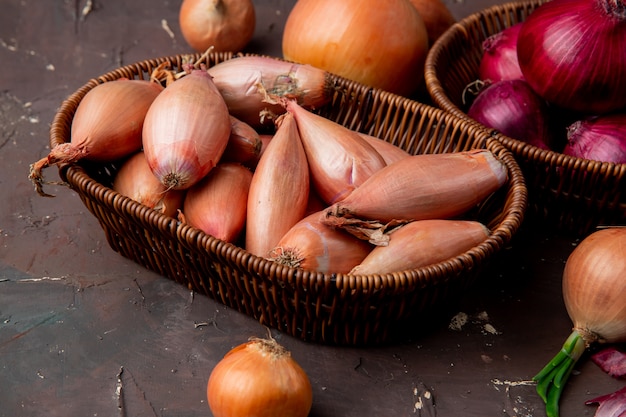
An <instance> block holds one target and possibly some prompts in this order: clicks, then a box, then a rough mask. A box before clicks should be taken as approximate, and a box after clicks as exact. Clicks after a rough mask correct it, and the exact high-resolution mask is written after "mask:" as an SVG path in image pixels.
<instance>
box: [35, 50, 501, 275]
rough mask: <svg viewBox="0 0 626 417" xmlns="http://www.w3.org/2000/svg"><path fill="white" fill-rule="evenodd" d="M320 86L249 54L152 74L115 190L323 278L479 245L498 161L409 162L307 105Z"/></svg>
mask: <svg viewBox="0 0 626 417" xmlns="http://www.w3.org/2000/svg"><path fill="white" fill-rule="evenodd" d="M228 74H230V76H228ZM329 78H330V77H329V74H328V73H326V72H325V71H324V70H321V69H316V68H314V67H310V66H306V65H300V64H293V63H288V62H285V61H282V60H278V59H274V58H268V57H260V56H248V57H238V58H233V59H231V60H228V61H225V62H222V63H219V64H217V65H215V66H214V67H212V68H210V69H208V70H207V69H206V68H203V67H202V66H201V67H200V68H197V66H193V65H185V66H184V70H183V71H181V72H180V73H175V72H173V71H171V70H170V69H168V68H167V67H166V65H165V64H164V65H163V66H161V67H158V68H157V69H155V71H154V72H153V73H152V80H153V82H154V83H157V84H158V85H159V86H161V91H160V92H159V94H158V95H156V97H155V98H154V99H153V100H152V102H151V104H150V105H149V106H148V107H147V109H146V110H145V111H144V112H143V114H144V117H143V119H142V120H140V121H138V122H137V123H139V122H141V123H142V125H143V133H142V141H141V143H135V144H134V145H133V146H132V147H131V148H129V149H127V150H126V151H125V153H124V154H123V155H118V154H116V155H115V157H114V158H112V159H111V161H120V166H121V167H120V169H119V171H118V173H117V176H116V177H115V178H114V180H113V184H112V187H113V189H114V190H116V191H118V192H119V193H120V194H123V195H126V196H127V197H130V198H131V199H133V200H136V201H138V202H140V203H142V204H145V205H147V206H149V207H151V208H152V209H154V210H157V211H159V212H161V213H162V214H165V215H169V216H172V217H175V218H177V219H178V220H180V221H181V222H183V223H186V224H188V225H190V226H192V227H195V228H197V229H200V230H203V231H204V232H206V233H207V234H210V235H212V236H214V237H216V238H219V239H221V240H223V241H226V242H230V243H234V244H236V245H239V246H241V247H243V248H245V249H246V250H247V251H249V252H250V253H252V254H253V255H256V256H259V257H264V258H267V259H271V260H273V261H275V262H277V263H280V264H282V265H288V266H291V267H299V268H306V269H310V270H316V271H319V272H323V273H354V274H383V273H388V272H396V271H402V270H408V269H415V268H419V267H422V266H426V265H430V264H433V263H437V262H441V261H444V260H446V259H449V258H452V257H454V256H457V255H460V254H462V253H463V252H465V251H467V250H469V249H471V248H472V247H475V246H477V245H479V244H480V243H481V242H483V241H485V240H486V239H487V238H488V237H489V235H490V231H489V230H488V229H487V227H486V226H485V225H483V224H481V223H479V222H478V221H476V220H473V219H472V216H471V215H468V214H467V213H468V212H469V211H470V210H472V209H475V208H477V207H479V206H480V205H481V204H482V203H483V202H484V201H485V200H486V199H487V198H488V197H489V196H491V195H492V194H493V193H494V192H496V191H497V190H498V189H500V188H501V187H502V186H503V185H504V184H505V183H506V181H507V180H508V171H507V168H506V166H505V165H504V163H503V162H502V161H501V160H499V159H497V158H496V157H495V156H494V155H493V154H492V153H491V152H490V151H489V150H486V149H474V150H468V151H464V152H455V153H444V154H423V155H410V154H408V153H407V152H405V151H404V150H402V149H399V148H397V147H395V146H393V145H391V144H390V143H388V142H385V141H383V140H382V139H379V138H376V137H373V136H369V135H367V134H364V133H359V132H356V131H353V130H350V129H348V128H346V127H344V126H342V125H341V124H339V123H337V122H334V121H331V120H329V119H326V118H324V117H322V116H320V115H318V114H316V113H314V112H312V111H311V110H310V109H311V108H314V107H320V106H323V105H324V104H325V103H327V102H328V101H329V99H330V91H331V88H330V86H329ZM115 83H118V81H116V82H111V83H105V84H103V85H106V84H115ZM163 85H164V87H163ZM99 88H100V86H98V87H96V88H94V89H92V90H91V91H90V92H89V93H87V95H86V96H85V99H84V100H83V102H85V103H89V102H90V101H91V100H88V99H89V98H90V97H91V95H92V94H94V93H97V91H98V90H99ZM126 100H131V101H132V100H133V99H132V98H126ZM81 105H82V103H81V104H79V107H78V110H77V112H76V116H75V118H74V121H73V122H74V123H82V122H83V121H82V120H80V119H79V116H80V115H81V114H82V112H81V111H80V110H81ZM125 105H128V103H125ZM120 107H123V106H122V103H120ZM90 117H94V116H93V115H91V116H90ZM99 117H102V118H103V119H104V120H106V121H110V119H108V115H107V114H104V115H101V116H99ZM244 119H245V120H247V121H248V122H249V123H247V122H244V121H243V120H244ZM105 124H106V123H105ZM262 138H269V140H266V141H265V143H264V142H263V140H262ZM75 139H80V138H75V137H72V141H74V140H75ZM99 142H100V143H99V145H100V146H101V147H106V146H107V144H106V137H99ZM99 161H102V158H100V159H99ZM38 185H39V186H41V182H38Z"/></svg>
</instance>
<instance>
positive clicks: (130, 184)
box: [112, 152, 185, 217]
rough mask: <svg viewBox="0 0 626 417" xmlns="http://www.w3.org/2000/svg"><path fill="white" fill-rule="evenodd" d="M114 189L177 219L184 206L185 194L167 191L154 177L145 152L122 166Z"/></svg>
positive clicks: (114, 181) (129, 159)
mask: <svg viewBox="0 0 626 417" xmlns="http://www.w3.org/2000/svg"><path fill="white" fill-rule="evenodd" d="M112 188H113V189H114V190H115V191H117V192H118V193H120V194H122V195H125V196H126V197H129V198H132V199H133V200H135V201H137V202H138V203H140V204H143V205H144V206H148V207H150V208H151V209H154V210H156V211H158V212H160V213H161V214H164V215H166V216H170V217H176V214H177V213H178V210H179V209H181V208H182V206H183V199H184V197H185V194H184V192H182V191H179V190H167V189H166V188H165V186H164V185H163V184H161V182H160V181H159V180H158V179H157V178H156V177H155V176H154V174H153V173H152V170H151V169H150V166H149V165H148V162H147V161H146V157H145V155H144V153H143V152H137V153H136V154H134V155H133V156H131V157H130V158H128V160H127V161H125V162H124V164H123V165H122V166H121V168H120V169H119V171H118V172H117V174H116V175H115V178H114V179H113V185H112Z"/></svg>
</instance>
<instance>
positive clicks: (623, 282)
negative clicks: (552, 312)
mask: <svg viewBox="0 0 626 417" xmlns="http://www.w3.org/2000/svg"><path fill="white" fill-rule="evenodd" d="M625 277H626V228H625V227H613V228H607V229H600V230H598V231H596V232H594V233H592V234H590V235H589V236H587V237H585V238H584V239H583V240H582V241H581V242H580V244H579V245H578V246H577V247H576V248H575V249H574V250H573V251H572V253H571V254H570V256H569V258H568V259H567V262H566V263H565V269H564V270H563V284H562V285H563V301H564V302H565V307H566V309H567V313H568V314H569V317H570V319H571V320H572V323H573V325H574V327H573V330H572V333H571V334H570V336H569V337H568V338H567V340H566V341H565V343H564V344H563V347H562V349H561V350H560V351H559V353H558V354H556V356H554V357H553V358H552V360H551V361H550V362H549V363H548V364H547V365H546V366H545V367H544V368H543V369H542V370H541V371H540V372H539V373H538V374H537V375H535V377H534V378H533V379H534V380H535V381H537V392H538V394H539V395H540V396H541V398H542V399H543V400H544V402H545V403H546V412H547V414H548V416H549V417H556V416H558V415H559V399H560V396H561V393H562V391H563V389H564V387H565V384H566V382H567V379H568V377H569V375H570V374H571V372H572V370H573V368H574V365H575V364H576V363H577V362H578V360H579V359H580V358H581V356H582V355H583V353H584V352H585V350H586V349H587V348H588V347H590V346H591V345H593V344H595V343H623V342H626V302H624V300H626V279H625Z"/></svg>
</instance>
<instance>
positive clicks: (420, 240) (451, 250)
mask: <svg viewBox="0 0 626 417" xmlns="http://www.w3.org/2000/svg"><path fill="white" fill-rule="evenodd" d="M487 237H489V230H488V229H487V228H486V227H485V226H484V225H483V224H481V223H479V222H476V221H469V220H442V219H433V220H418V221H413V222H410V223H407V224H405V225H403V226H401V227H399V228H398V229H396V230H395V231H393V232H392V233H391V235H390V239H389V243H388V244H387V245H386V246H376V247H375V248H374V249H373V250H372V251H371V252H370V253H369V254H368V255H367V256H366V257H365V259H363V261H362V262H361V263H360V264H359V265H358V266H356V267H354V268H353V269H352V271H350V273H351V274H363V275H370V274H385V273H390V272H396V271H404V270H408V269H416V268H421V267H424V266H427V265H431V264H434V263H437V262H441V261H444V260H446V259H449V258H452V257H454V256H457V255H460V254H461V253H463V252H465V251H467V250H469V249H471V248H472V247H474V246H476V245H478V244H479V243H481V242H483V241H484V240H485V239H486V238H487Z"/></svg>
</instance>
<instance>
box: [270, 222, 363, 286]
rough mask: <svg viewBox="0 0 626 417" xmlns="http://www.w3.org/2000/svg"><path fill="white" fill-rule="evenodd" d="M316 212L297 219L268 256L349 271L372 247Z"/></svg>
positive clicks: (294, 264) (313, 267)
mask: <svg viewBox="0 0 626 417" xmlns="http://www.w3.org/2000/svg"><path fill="white" fill-rule="evenodd" d="M321 218H322V217H321V212H315V213H312V214H310V215H308V216H307V217H305V218H304V219H302V220H300V221H299V222H298V223H296V224H295V225H294V226H293V227H292V228H291V229H289V231H288V232H287V233H285V235H284V236H283V237H282V238H281V239H280V241H279V242H278V243H277V244H276V247H275V248H274V249H273V250H272V252H271V254H270V256H269V259H271V260H273V261H274V262H277V263H279V264H281V265H286V266H290V267H294V268H302V269H308V270H312V271H317V272H322V273H329V274H330V273H348V272H349V271H350V270H351V269H352V268H354V267H355V266H357V265H358V264H359V263H361V261H362V260H363V259H364V258H365V257H366V256H367V254H368V253H369V252H370V251H371V250H372V246H371V245H370V244H369V243H367V242H365V241H363V240H361V239H359V238H356V237H354V236H352V235H351V234H349V233H345V232H344V231H342V230H339V229H335V228H333V227H329V226H326V225H324V224H322V223H321V221H320V220H321Z"/></svg>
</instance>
